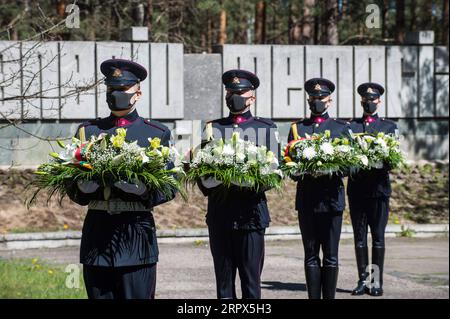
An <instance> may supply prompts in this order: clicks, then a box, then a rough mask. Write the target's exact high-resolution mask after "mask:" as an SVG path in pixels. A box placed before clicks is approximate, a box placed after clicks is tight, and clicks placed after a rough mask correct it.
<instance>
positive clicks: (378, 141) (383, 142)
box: [375, 137, 387, 149]
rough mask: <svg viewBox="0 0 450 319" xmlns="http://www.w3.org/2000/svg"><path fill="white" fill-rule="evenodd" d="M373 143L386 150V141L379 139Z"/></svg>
mask: <svg viewBox="0 0 450 319" xmlns="http://www.w3.org/2000/svg"><path fill="white" fill-rule="evenodd" d="M375 143H376V144H378V145H380V146H381V147H382V148H383V149H385V148H387V144H386V141H385V140H384V139H382V138H381V137H379V138H377V139H376V140H375Z"/></svg>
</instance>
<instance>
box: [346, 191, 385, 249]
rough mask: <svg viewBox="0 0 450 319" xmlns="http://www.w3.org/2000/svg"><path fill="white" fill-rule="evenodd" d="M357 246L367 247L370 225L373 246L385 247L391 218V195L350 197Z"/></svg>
mask: <svg viewBox="0 0 450 319" xmlns="http://www.w3.org/2000/svg"><path fill="white" fill-rule="evenodd" d="M349 206H350V216H351V219H352V226H353V233H354V238H355V247H367V232H368V226H370V233H371V234H372V247H376V248H384V233H385V230H386V225H387V222H388V218H389V197H378V198H360V197H358V198H354V197H349Z"/></svg>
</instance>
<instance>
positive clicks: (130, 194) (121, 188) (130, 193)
mask: <svg viewBox="0 0 450 319" xmlns="http://www.w3.org/2000/svg"><path fill="white" fill-rule="evenodd" d="M114 191H115V193H117V195H118V196H119V198H120V199H122V200H124V201H130V202H140V201H147V200H148V199H149V195H150V194H149V192H148V189H147V186H145V184H144V183H142V182H141V181H137V182H136V183H129V182H126V181H117V182H115V183H114Z"/></svg>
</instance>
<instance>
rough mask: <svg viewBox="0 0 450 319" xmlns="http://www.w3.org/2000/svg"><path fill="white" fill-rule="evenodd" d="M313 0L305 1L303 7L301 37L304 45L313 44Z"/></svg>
mask: <svg viewBox="0 0 450 319" xmlns="http://www.w3.org/2000/svg"><path fill="white" fill-rule="evenodd" d="M315 2H316V1H315V0H305V3H304V5H303V21H302V37H303V43H304V44H313V43H314V16H313V12H312V11H313V8H314V6H315V5H316V3H315Z"/></svg>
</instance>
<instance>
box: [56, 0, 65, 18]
mask: <svg viewBox="0 0 450 319" xmlns="http://www.w3.org/2000/svg"><path fill="white" fill-rule="evenodd" d="M56 12H57V13H58V17H60V18H62V19H64V17H65V15H66V4H65V3H64V0H58V2H57V3H56Z"/></svg>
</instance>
